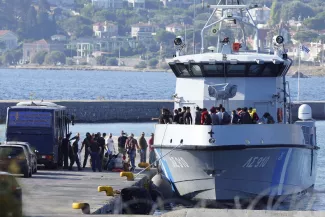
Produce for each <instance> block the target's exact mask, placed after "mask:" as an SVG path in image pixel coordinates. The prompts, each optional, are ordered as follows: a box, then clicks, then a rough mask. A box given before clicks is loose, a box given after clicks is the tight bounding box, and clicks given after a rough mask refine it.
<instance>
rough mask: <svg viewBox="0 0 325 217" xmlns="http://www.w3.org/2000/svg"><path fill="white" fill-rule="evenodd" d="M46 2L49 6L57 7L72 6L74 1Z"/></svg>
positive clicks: (57, 0)
mask: <svg viewBox="0 0 325 217" xmlns="http://www.w3.org/2000/svg"><path fill="white" fill-rule="evenodd" d="M47 2H48V3H49V4H51V5H57V6H73V5H74V0H47Z"/></svg>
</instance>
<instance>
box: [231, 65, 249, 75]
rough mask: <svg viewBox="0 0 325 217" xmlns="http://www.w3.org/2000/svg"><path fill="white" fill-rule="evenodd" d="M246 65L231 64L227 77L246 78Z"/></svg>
mask: <svg viewBox="0 0 325 217" xmlns="http://www.w3.org/2000/svg"><path fill="white" fill-rule="evenodd" d="M245 72H246V65H245V64H235V65H232V64H229V65H227V76H233V75H238V76H245Z"/></svg>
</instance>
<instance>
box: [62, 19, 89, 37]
mask: <svg viewBox="0 0 325 217" xmlns="http://www.w3.org/2000/svg"><path fill="white" fill-rule="evenodd" d="M59 25H60V26H61V28H62V29H63V30H64V31H66V32H69V33H71V34H72V35H73V36H76V37H82V36H91V35H92V26H91V25H92V21H91V20H89V19H87V18H85V17H82V16H74V17H70V18H68V19H66V20H63V21H60V23H59ZM90 30H91V33H90Z"/></svg>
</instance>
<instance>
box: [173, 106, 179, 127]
mask: <svg viewBox="0 0 325 217" xmlns="http://www.w3.org/2000/svg"><path fill="white" fill-rule="evenodd" d="M173 123H174V124H179V113H178V109H175V110H174V117H173Z"/></svg>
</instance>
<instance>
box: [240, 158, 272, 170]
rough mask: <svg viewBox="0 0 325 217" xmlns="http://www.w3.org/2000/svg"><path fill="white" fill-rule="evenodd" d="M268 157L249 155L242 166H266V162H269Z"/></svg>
mask: <svg viewBox="0 0 325 217" xmlns="http://www.w3.org/2000/svg"><path fill="white" fill-rule="evenodd" d="M269 160H270V157H269V156H267V157H251V158H249V159H248V160H247V161H246V163H245V164H244V165H243V167H247V168H253V167H254V168H263V167H265V166H266V164H267V162H269Z"/></svg>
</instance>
